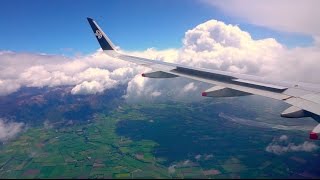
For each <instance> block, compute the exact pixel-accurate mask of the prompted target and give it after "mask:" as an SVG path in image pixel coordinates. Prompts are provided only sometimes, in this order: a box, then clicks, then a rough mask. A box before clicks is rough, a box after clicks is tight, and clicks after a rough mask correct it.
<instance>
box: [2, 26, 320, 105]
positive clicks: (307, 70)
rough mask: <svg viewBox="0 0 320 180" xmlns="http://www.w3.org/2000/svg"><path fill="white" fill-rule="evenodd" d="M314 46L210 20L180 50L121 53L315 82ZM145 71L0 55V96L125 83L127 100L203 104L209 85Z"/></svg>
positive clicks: (113, 63)
mask: <svg viewBox="0 0 320 180" xmlns="http://www.w3.org/2000/svg"><path fill="white" fill-rule="evenodd" d="M319 44H320V43H319ZM319 47H320V46H314V47H308V48H295V49H287V48H286V47H285V46H283V45H282V44H280V43H278V42H277V41H276V40H275V39H272V38H268V39H260V40H253V39H252V38H251V36H250V34H249V33H248V32H245V31H242V30H241V29H240V28H239V27H238V26H235V25H230V24H225V23H224V22H220V21H217V20H210V21H207V22H204V23H202V24H200V25H198V26H196V27H194V28H192V29H190V30H188V31H187V32H186V33H185V37H184V39H183V46H182V47H181V48H179V49H167V50H156V49H153V48H150V49H147V50H145V51H139V52H138V51H137V52H125V51H123V52H124V53H127V54H130V55H134V56H141V57H146V58H150V59H158V60H163V61H167V62H172V63H178V64H184V65H189V66H191V67H204V68H209V69H210V68H211V69H220V70H226V71H232V72H236V73H248V74H253V75H260V76H269V77H273V78H278V79H279V78H280V79H287V80H300V81H304V80H307V81H311V82H316V83H319V81H320V79H319V78H318V77H319V75H320V74H319V71H318V66H317V64H318V61H319V57H320V51H319ZM148 71H150V69H149V68H146V67H142V66H137V65H135V64H132V63H128V62H125V61H121V60H117V59H114V58H111V57H109V56H107V55H105V54H103V53H102V51H100V50H99V51H97V52H95V53H93V54H91V55H87V56H83V57H74V58H67V57H64V56H59V55H46V54H31V53H15V52H10V51H2V52H0V95H7V94H10V93H12V92H15V91H17V90H18V89H19V88H20V87H23V86H27V87H45V86H49V87H53V86H61V85H69V86H73V88H72V90H71V93H72V94H93V93H101V92H103V91H104V90H106V89H111V88H114V87H116V86H118V85H119V84H127V85H128V86H127V91H126V95H125V97H126V99H127V100H128V101H133V102H134V101H141V100H142V101H144V100H160V101H161V100H168V99H171V100H176V99H179V100H188V101H195V100H201V99H202V98H201V97H200V92H202V91H203V90H205V89H207V88H209V87H211V86H212V85H208V84H206V83H200V82H195V81H192V80H188V79H184V78H172V79H148V78H143V77H141V75H140V74H141V73H142V72H148ZM198 91H199V92H198ZM186 97H188V98H186Z"/></svg>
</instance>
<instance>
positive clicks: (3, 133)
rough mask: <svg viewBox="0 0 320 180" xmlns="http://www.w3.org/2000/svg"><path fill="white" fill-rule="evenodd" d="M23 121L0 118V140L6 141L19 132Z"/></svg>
mask: <svg viewBox="0 0 320 180" xmlns="http://www.w3.org/2000/svg"><path fill="white" fill-rule="evenodd" d="M23 126H24V123H16V122H11V121H8V120H5V119H1V118H0V141H7V140H9V139H11V138H13V137H14V136H15V135H16V134H17V133H19V132H20V131H21V130H22V128H23Z"/></svg>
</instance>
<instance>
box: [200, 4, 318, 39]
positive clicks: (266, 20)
mask: <svg viewBox="0 0 320 180" xmlns="http://www.w3.org/2000/svg"><path fill="white" fill-rule="evenodd" d="M204 2H206V3H207V4H210V5H212V6H214V7H218V8H219V9H221V10H223V11H224V12H226V13H227V14H230V15H232V16H235V17H238V18H241V19H243V20H245V21H247V22H249V23H252V24H256V25H260V26H265V27H268V28H271V29H275V30H279V31H285V32H296V33H303V34H307V35H312V36H319V35H320V22H319V21H316V20H315V18H316V17H319V16H320V12H319V10H318V7H319V6H320V1H318V0H295V1H294V2H292V1H290V0H281V1H278V0H268V1H256V0H241V1H239V0H224V1H219V0H206V1H204Z"/></svg>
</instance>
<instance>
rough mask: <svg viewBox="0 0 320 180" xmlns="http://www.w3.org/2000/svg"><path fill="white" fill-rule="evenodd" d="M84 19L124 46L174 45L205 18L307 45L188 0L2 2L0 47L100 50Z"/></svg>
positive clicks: (44, 50) (307, 41)
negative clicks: (89, 19) (94, 21)
mask: <svg viewBox="0 0 320 180" xmlns="http://www.w3.org/2000/svg"><path fill="white" fill-rule="evenodd" d="M86 17H92V18H94V19H95V20H96V21H97V22H98V23H99V25H100V26H101V27H102V28H103V30H104V31H105V33H106V34H108V35H109V37H110V38H111V40H112V41H113V42H114V43H115V44H116V45H118V46H120V47H121V48H122V49H125V50H144V49H147V48H150V47H154V48H156V49H166V48H179V47H181V45H182V38H183V37H184V33H185V32H186V31H187V30H188V29H191V28H193V27H195V26H196V25H198V24H200V23H203V22H205V21H207V20H210V19H216V20H220V21H223V22H225V23H227V24H229V23H231V24H238V25H239V26H240V28H241V29H242V30H245V31H248V32H249V33H250V34H251V35H252V37H253V38H254V39H261V38H268V37H272V38H275V39H277V41H279V42H280V43H282V44H285V45H286V46H288V47H296V46H309V45H311V44H312V41H313V40H312V38H311V36H306V35H300V34H292V33H285V32H278V31H274V30H271V29H267V28H264V27H259V26H255V25H252V24H249V23H247V22H245V21H243V20H240V19H238V18H237V17H231V16H229V15H228V14H226V13H225V12H222V11H220V10H219V9H217V8H215V7H212V6H209V5H208V4H206V3H204V2H203V1H193V0H174V1H172V0H158V1H156V0H153V1H149V0H135V1H129V0H126V1H124V0H116V1H111V0H110V1H101V0H94V1H73V0H55V1H41V0H29V1H24V0H3V1H1V6H0V22H1V28H0V50H10V51H17V52H36V53H48V54H64V55H74V54H75V53H80V54H89V53H92V52H94V51H95V50H96V49H98V48H99V46H98V43H97V42H96V40H95V38H94V36H93V34H92V32H91V29H90V27H89V25H88V23H87V20H86Z"/></svg>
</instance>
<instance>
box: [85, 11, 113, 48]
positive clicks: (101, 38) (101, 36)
mask: <svg viewBox="0 0 320 180" xmlns="http://www.w3.org/2000/svg"><path fill="white" fill-rule="evenodd" d="M87 20H88V22H89V24H90V26H91V28H92V31H93V33H94V34H95V36H96V38H97V40H98V42H99V44H100V46H101V48H102V49H103V50H115V48H114V45H113V44H112V42H111V41H110V39H109V38H108V36H107V35H106V34H105V33H104V32H103V31H102V29H101V28H100V27H99V25H98V24H97V23H96V22H95V21H94V20H93V19H92V18H89V17H88V18H87Z"/></svg>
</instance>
